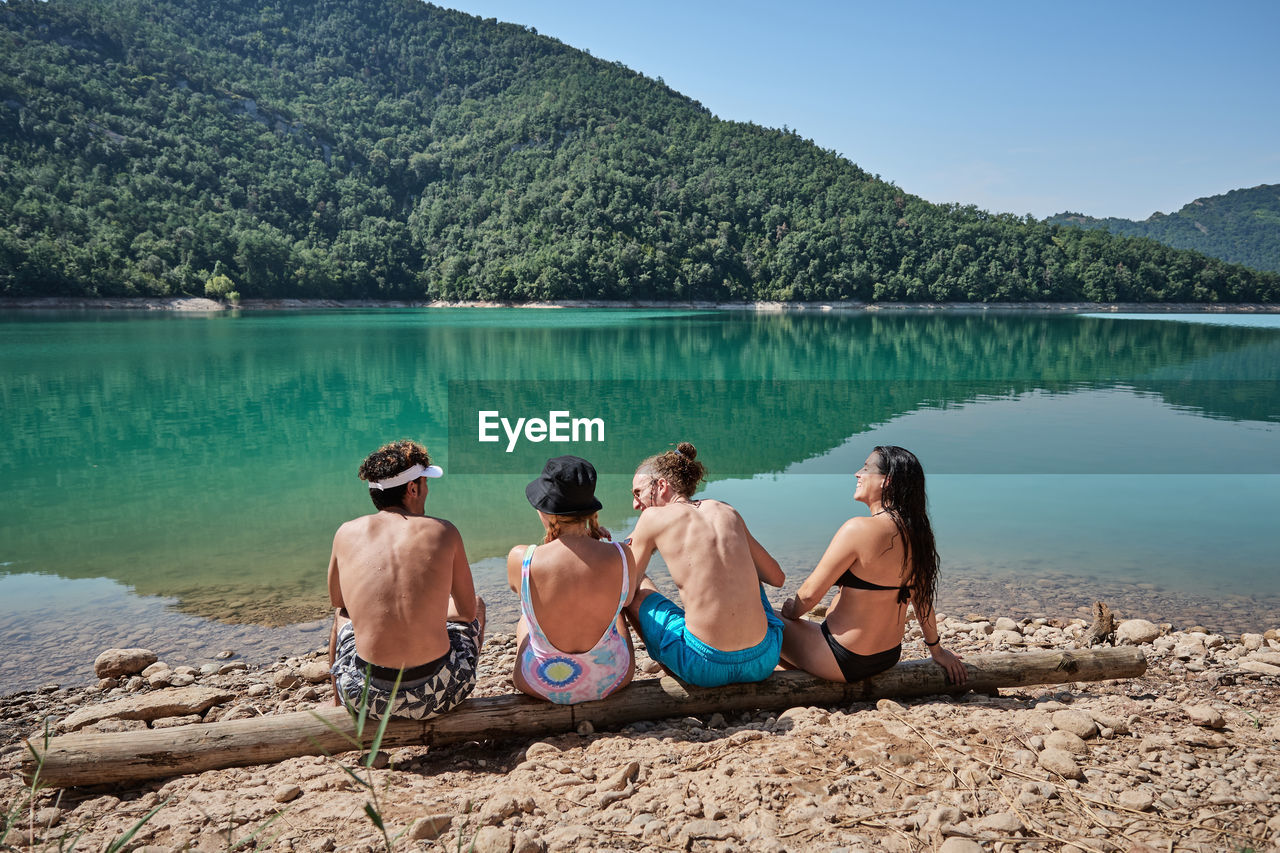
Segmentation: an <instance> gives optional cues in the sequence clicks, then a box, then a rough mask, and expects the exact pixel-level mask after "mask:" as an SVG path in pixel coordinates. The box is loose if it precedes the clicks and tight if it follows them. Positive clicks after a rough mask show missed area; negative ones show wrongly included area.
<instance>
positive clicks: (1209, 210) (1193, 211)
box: [1047, 184, 1280, 272]
mask: <svg viewBox="0 0 1280 853" xmlns="http://www.w3.org/2000/svg"><path fill="white" fill-rule="evenodd" d="M1047 221H1048V222H1050V223H1054V224H1058V225H1078V226H1080V227H1081V228H1101V229H1104V230H1106V231H1110V232H1111V233H1112V234H1123V235H1125V236H1126V237H1150V238H1151V239H1152V240H1159V241H1160V242H1161V243H1165V244H1166V245H1169V246H1173V247H1174V248H1177V249H1194V250H1195V251H1197V252H1203V253H1205V254H1206V255H1212V256H1213V257H1215V258H1222V259H1223V260H1224V261H1231V262H1233V263H1237V264H1245V265H1246V266H1250V267H1253V268H1254V269H1259V270H1270V271H1272V272H1280V184H1263V185H1262V186H1257V187H1253V188H1251V189H1247V190H1232V191H1231V192H1229V193H1226V194H1224V195H1215V196H1210V197H1208V198H1198V199H1196V200H1195V201H1193V202H1191V203H1190V204H1188V205H1186V206H1185V207H1183V208H1182V209H1181V210H1179V211H1178V212H1177V213H1171V214H1164V213H1155V214H1152V215H1151V216H1150V217H1149V218H1147V219H1144V220H1142V221H1141V222H1135V221H1134V220H1132V219H1116V218H1114V217H1108V218H1107V219H1095V218H1093V217H1092V216H1085V215H1083V214H1080V213H1059V214H1058V215H1057V216H1051V217H1049V219H1048V220H1047Z"/></svg>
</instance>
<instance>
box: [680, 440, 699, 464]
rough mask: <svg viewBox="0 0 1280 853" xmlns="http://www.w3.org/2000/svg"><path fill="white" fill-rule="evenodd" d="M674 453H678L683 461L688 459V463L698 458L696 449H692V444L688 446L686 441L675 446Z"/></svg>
mask: <svg viewBox="0 0 1280 853" xmlns="http://www.w3.org/2000/svg"><path fill="white" fill-rule="evenodd" d="M676 453H679V454H680V455H681V456H683V457H684V458H685V459H688V460H689V461H690V462H692V461H693V460H694V459H696V458H698V448H696V447H694V446H693V445H692V444H690V443H689V442H687V441H682V442H680V443H679V444H677V445H676Z"/></svg>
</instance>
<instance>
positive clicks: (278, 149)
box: [0, 0, 1280, 302]
mask: <svg viewBox="0 0 1280 853" xmlns="http://www.w3.org/2000/svg"><path fill="white" fill-rule="evenodd" d="M220 275H221V276H226V277H227V278H228V279H230V280H231V281H233V282H234V286H235V289H236V290H237V291H239V292H240V293H242V294H243V295H244V296H245V297H272V296H274V297H303V296H313V297H327V298H342V297H348V298H375V299H379V298H380V299H427V298H445V299H509V300H516V301H521V300H535V299H581V298H593V299H600V298H603V299H657V300H663V299H717V300H751V299H797V300H868V299H895V300H907V301H920V300H968V301H976V302H981V301H993V300H1008V301H1024V300H1049V299H1057V300H1074V299H1096V300H1100V301H1108V300H1117V299H1122V300H1130V299H1131V300H1152V301H1171V300H1177V301H1181V300H1198V301H1241V300H1249V301H1274V300H1275V299H1276V298H1277V295H1278V294H1280V286H1278V285H1280V277H1278V276H1276V275H1274V274H1264V273H1258V272H1255V271H1252V270H1248V269H1245V268H1243V267H1239V266H1232V265H1230V264H1227V263H1224V262H1223V261H1221V260H1218V259H1213V258H1208V257H1205V256H1203V255H1199V254H1194V253H1190V252H1183V251H1176V250H1173V249H1170V248H1168V247H1167V246H1164V245H1161V244H1158V243H1155V242H1152V241H1149V240H1140V239H1130V238H1123V237H1112V236H1110V235H1108V234H1106V233H1103V232H1101V231H1086V230H1082V229H1078V228H1074V227H1067V226H1062V225H1058V224H1053V223H1048V222H1037V221H1035V220H1032V219H1030V218H1026V219H1023V218H1018V217H1014V216H1009V215H1005V214H991V213H988V212H985V211H982V210H978V209H977V208H974V207H972V206H958V205H933V204H929V203H927V202H925V201H924V200H922V199H920V198H917V197H915V196H912V195H910V194H909V193H906V192H904V191H902V190H901V189H899V188H897V187H895V186H893V185H891V184H888V183H885V182H883V181H881V180H879V179H878V178H876V177H873V176H871V175H869V174H867V173H866V172H864V171H863V170H862V169H860V168H858V167H857V166H856V165H854V164H853V163H851V162H849V161H848V160H846V159H845V158H843V157H840V156H838V155H837V154H835V153H834V152H831V151H824V150H822V149H820V148H818V147H817V146H815V145H814V144H813V143H812V142H810V141H808V140H805V139H802V138H801V137H800V136H799V135H797V134H796V133H794V132H792V131H790V130H787V129H785V128H784V129H783V130H773V129H768V128H762V127H759V126H757V125H754V124H740V123H734V122H725V121H721V120H719V119H717V118H715V117H714V116H712V115H711V114H710V113H709V112H708V111H707V110H706V109H704V108H703V107H702V106H701V105H700V104H698V103H697V102H695V101H692V100H690V99H689V98H686V97H684V96H682V95H680V94H679V93H676V92H673V91H672V90H671V89H669V88H668V87H667V86H666V85H665V84H663V83H662V81H661V80H651V79H648V78H645V77H643V76H641V75H639V74H636V73H634V72H632V71H630V70H628V69H627V68H625V67H623V66H621V65H619V64H617V63H608V62H602V61H600V60H597V59H594V58H592V57H591V56H590V55H589V54H587V53H584V52H582V51H578V50H574V49H572V48H569V47H567V46H565V45H563V44H561V43H559V42H557V41H555V40H554V39H549V38H545V37H542V36H539V35H537V34H536V33H534V32H531V31H529V30H526V29H525V28H522V27H518V26H513V25H506V24H498V23H496V22H494V21H492V20H490V21H482V20H480V19H477V18H473V17H470V16H468V15H464V14H461V13H457V12H452V11H448V10H444V9H440V8H437V7H435V6H432V5H430V4H425V3H421V2H418V0H344V2H337V0H314V2H303V0H273V1H272V2H270V3H269V4H267V5H262V4H260V3H253V2H249V0H225V2H222V3H217V4H213V5H209V4H197V3H194V2H192V0H148V2H142V0H49V2H39V0H9V2H7V3H5V4H3V5H0V293H3V294H10V295H20V294H51V295H52V294H96V295H103V296H106V295H146V296H151V295H177V294H202V293H204V292H205V288H206V286H207V284H208V282H209V281H210V279H212V278H214V277H216V276H220Z"/></svg>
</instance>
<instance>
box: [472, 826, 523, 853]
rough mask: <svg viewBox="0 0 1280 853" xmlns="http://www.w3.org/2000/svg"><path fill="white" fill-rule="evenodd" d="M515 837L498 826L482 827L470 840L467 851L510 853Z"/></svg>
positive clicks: (475, 852) (476, 852)
mask: <svg viewBox="0 0 1280 853" xmlns="http://www.w3.org/2000/svg"><path fill="white" fill-rule="evenodd" d="M514 844H515V837H514V836H513V835H512V833H511V830H509V829H503V828H502V827H500V826H482V827H480V829H478V830H477V831H476V834H475V837H474V838H472V839H471V845H470V847H469V848H468V849H470V850H472V851H474V853H511V848H512V847H513V846H514Z"/></svg>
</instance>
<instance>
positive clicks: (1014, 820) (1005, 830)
mask: <svg viewBox="0 0 1280 853" xmlns="http://www.w3.org/2000/svg"><path fill="white" fill-rule="evenodd" d="M974 826H976V827H978V829H985V830H988V831H990V832H998V833H1000V834H1002V835H1014V834H1015V833H1019V832H1022V831H1023V829H1025V827H1024V826H1023V825H1022V821H1021V820H1020V819H1019V818H1018V816H1017V815H1015V814H1014V813H1013V812H997V813H996V814H993V815H987V816H986V817H984V818H982V819H980V820H978V821H975V822H974Z"/></svg>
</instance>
